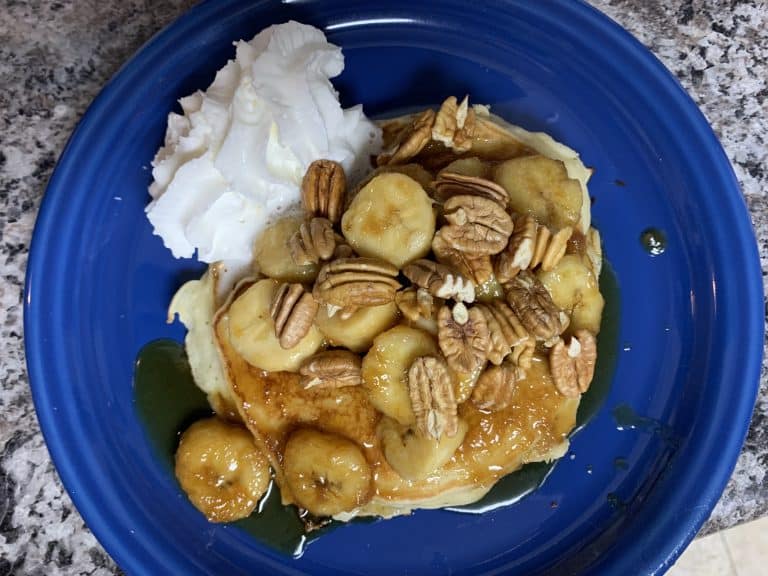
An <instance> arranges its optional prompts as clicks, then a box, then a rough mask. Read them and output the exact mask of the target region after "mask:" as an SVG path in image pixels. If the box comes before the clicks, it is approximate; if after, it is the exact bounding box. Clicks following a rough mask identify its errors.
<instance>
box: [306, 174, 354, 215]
mask: <svg viewBox="0 0 768 576" xmlns="http://www.w3.org/2000/svg"><path fill="white" fill-rule="evenodd" d="M346 188H347V178H346V176H345V175H344V168H342V166H341V164H339V163H338V162H334V161H333V160H315V161H314V162H312V164H310V165H309V168H307V172H306V174H304V179H303V180H302V182H301V201H302V204H303V205H304V210H306V211H307V212H309V213H310V214H312V215H316V216H323V217H325V218H328V220H330V221H331V222H332V223H334V224H337V223H338V221H339V219H340V218H341V213H342V212H343V210H344V198H345V194H346Z"/></svg>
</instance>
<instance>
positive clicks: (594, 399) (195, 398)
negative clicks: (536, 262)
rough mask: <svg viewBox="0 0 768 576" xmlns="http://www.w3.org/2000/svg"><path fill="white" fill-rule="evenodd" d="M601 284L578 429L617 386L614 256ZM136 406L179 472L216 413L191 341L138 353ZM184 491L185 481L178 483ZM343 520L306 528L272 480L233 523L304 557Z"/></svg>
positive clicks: (506, 497) (517, 495) (517, 479)
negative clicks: (189, 440) (182, 442)
mask: <svg viewBox="0 0 768 576" xmlns="http://www.w3.org/2000/svg"><path fill="white" fill-rule="evenodd" d="M600 290H601V292H602V293H603V296H604V297H605V309H604V311H603V320H602V324H601V327H600V334H599V336H598V339H597V346H598V362H597V366H596V367H595V378H594V380H593V381H592V385H591V386H590V388H589V391H588V392H587V393H586V394H584V395H583V396H582V399H581V404H580V405H579V410H578V412H577V414H576V427H575V428H574V430H573V431H572V432H571V434H574V433H576V432H577V431H578V430H580V429H581V428H583V427H584V425H585V424H586V423H587V422H588V421H589V420H590V419H591V418H592V417H593V416H594V415H595V413H596V412H597V411H598V410H599V409H600V407H601V406H602V405H603V402H604V401H605V398H606V396H607V394H608V391H609V389H610V385H611V380H612V377H613V370H614V366H615V363H616V350H617V337H618V327H619V288H618V284H617V282H616V277H615V274H614V272H613V270H612V269H611V267H610V266H609V265H608V263H607V262H605V263H604V265H603V271H602V273H601V275H600ZM134 398H135V403H136V409H137V411H138V413H139V415H140V417H141V419H142V421H143V422H144V425H145V429H146V431H147V435H148V436H149V437H150V439H151V441H152V444H153V445H154V448H155V450H156V451H157V453H158V455H159V457H160V458H161V460H162V462H163V465H164V466H165V467H166V468H167V469H168V471H169V473H171V474H173V469H174V453H175V451H176V446H177V445H178V441H179V436H180V434H181V432H183V431H184V430H185V429H186V428H187V427H188V426H189V425H190V424H191V423H192V422H194V421H195V420H198V419H200V418H205V417H207V416H211V415H212V414H213V412H212V411H211V408H210V406H209V405H208V402H207V400H206V397H205V394H204V393H203V392H202V391H200V390H199V389H198V388H197V387H196V386H195V383H194V380H193V379H192V373H191V372H190V369H189V363H188V361H187V355H186V352H185V351H184V346H183V345H182V344H180V343H179V342H176V341H175V340H155V341H154V342H150V343H148V344H147V345H145V346H144V347H143V348H142V349H141V351H140V352H139V354H138V357H137V360H136V366H135V371H134ZM555 464H556V462H551V463H544V462H536V463H533V464H527V465H526V466H524V467H523V468H521V469H520V470H518V471H517V472H514V473H512V474H509V475H507V476H505V477H504V478H502V479H501V480H499V481H498V482H497V483H496V484H495V485H494V487H493V488H492V489H491V490H490V492H488V494H486V495H485V497H483V498H482V499H480V500H479V501H477V502H475V503H473V504H468V505H466V506H458V507H452V508H449V510H453V511H455V512H460V513H470V514H480V513H483V512H486V511H488V510H494V509H496V508H500V507H502V506H507V505H509V504H512V503H514V502H517V501H518V500H520V499H521V498H523V497H524V496H526V495H527V494H530V493H531V492H533V491H534V490H536V489H537V488H538V487H539V486H541V485H542V483H543V482H544V480H546V478H547V476H548V475H549V474H550V472H551V471H552V469H553V468H554V466H555ZM179 490H181V488H179ZM372 521H375V520H373V519H356V520H352V522H353V523H368V522H372ZM342 524H344V523H342V522H335V521H334V522H331V523H329V524H327V525H325V526H323V527H322V528H320V529H318V530H315V531H313V532H310V533H306V532H305V529H304V524H303V522H302V521H301V519H300V518H299V515H298V510H297V508H296V507H295V506H283V505H282V503H281V502H280V490H279V489H278V487H277V486H276V485H275V484H274V483H272V484H270V487H269V490H268V492H267V494H266V495H265V496H264V498H262V500H261V502H260V503H259V507H258V510H257V511H256V512H255V513H254V514H252V515H251V516H250V517H248V518H245V519H243V520H239V521H237V522H234V523H233V525H234V526H237V527H238V528H241V529H243V530H245V531H246V532H248V533H249V534H250V535H252V536H253V537H255V538H256V539H258V540H259V541H261V542H263V543H265V544H267V545H268V546H270V547H272V548H275V549H277V550H280V551H281V552H283V553H286V554H290V555H292V556H294V557H299V556H301V555H302V554H303V553H304V550H305V548H306V546H307V545H308V544H309V543H310V542H312V541H314V540H316V539H317V538H319V537H320V536H322V535H323V534H324V533H327V532H328V531H329V530H333V529H334V528H336V527H337V526H339V525H342Z"/></svg>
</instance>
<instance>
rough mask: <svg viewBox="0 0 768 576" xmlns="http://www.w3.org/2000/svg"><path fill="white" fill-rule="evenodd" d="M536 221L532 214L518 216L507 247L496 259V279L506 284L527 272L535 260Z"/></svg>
mask: <svg viewBox="0 0 768 576" xmlns="http://www.w3.org/2000/svg"><path fill="white" fill-rule="evenodd" d="M536 227H537V224H536V220H535V219H534V217H533V216H531V215H530V214H525V215H523V216H518V218H517V219H516V220H515V227H514V231H513V232H512V236H510V237H509V243H508V244H507V247H506V248H505V249H504V250H503V251H502V252H501V253H500V254H499V255H498V256H497V258H496V266H495V271H496V278H498V280H499V282H501V283H502V284H505V283H506V282H509V281H510V280H512V278H514V277H515V276H517V274H518V272H520V270H527V269H528V267H529V266H530V265H531V260H532V259H533V251H534V246H535V243H536Z"/></svg>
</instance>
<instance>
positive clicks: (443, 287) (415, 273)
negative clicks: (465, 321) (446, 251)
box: [403, 258, 475, 302]
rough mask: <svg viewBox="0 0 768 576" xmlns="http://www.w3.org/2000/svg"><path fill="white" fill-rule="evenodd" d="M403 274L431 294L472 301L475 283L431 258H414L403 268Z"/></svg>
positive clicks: (458, 300)
mask: <svg viewBox="0 0 768 576" xmlns="http://www.w3.org/2000/svg"><path fill="white" fill-rule="evenodd" d="M403 274H405V277H406V278H408V280H410V281H411V282H413V283H414V284H416V286H419V287H420V288H424V289H425V290H427V291H428V292H429V293H430V294H432V295H433V296H437V297H438V298H443V299H444V300H448V299H449V298H453V299H454V300H456V301H457V302H474V300H475V285H474V284H473V283H472V281H471V280H468V279H467V278H465V277H464V276H462V275H461V274H456V273H455V272H454V271H453V270H451V269H450V268H448V266H445V265H444V264H438V263H437V262H433V261H432V260H426V259H423V258H422V259H421V260H416V261H414V262H411V263H410V264H408V265H407V266H405V268H403Z"/></svg>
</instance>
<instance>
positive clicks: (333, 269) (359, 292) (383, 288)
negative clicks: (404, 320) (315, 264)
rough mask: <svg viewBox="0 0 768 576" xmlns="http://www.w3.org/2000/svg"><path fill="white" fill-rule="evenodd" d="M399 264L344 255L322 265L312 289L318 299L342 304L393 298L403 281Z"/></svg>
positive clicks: (374, 303)
mask: <svg viewBox="0 0 768 576" xmlns="http://www.w3.org/2000/svg"><path fill="white" fill-rule="evenodd" d="M396 277H397V268H396V267H395V266H393V265H392V264H390V263H389V262H385V261H383V260H379V259H377V258H341V259H339V260H333V261H332V262H329V263H328V264H326V265H325V266H323V267H322V268H321V269H320V273H319V274H318V275H317V280H316V281H315V287H314V289H313V291H312V294H313V295H314V297H315V299H316V300H317V301H318V302H322V303H325V304H330V305H331V306H335V307H338V308H348V307H352V306H355V307H360V306H378V305H380V304H386V303H388V302H391V301H392V300H393V299H394V298H395V291H397V290H398V289H399V288H400V287H401V285H400V282H398V281H397V280H396Z"/></svg>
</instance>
